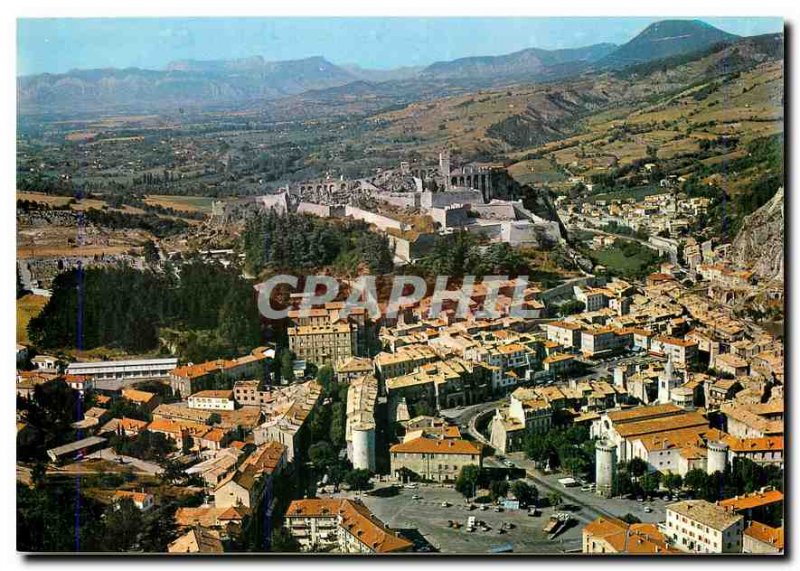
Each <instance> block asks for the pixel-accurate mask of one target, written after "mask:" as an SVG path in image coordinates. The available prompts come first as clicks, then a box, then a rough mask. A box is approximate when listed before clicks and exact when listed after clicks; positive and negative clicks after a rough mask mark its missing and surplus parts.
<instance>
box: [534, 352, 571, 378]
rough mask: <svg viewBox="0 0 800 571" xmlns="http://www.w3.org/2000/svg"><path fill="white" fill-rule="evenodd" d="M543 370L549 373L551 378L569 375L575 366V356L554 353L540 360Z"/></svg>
mask: <svg viewBox="0 0 800 571" xmlns="http://www.w3.org/2000/svg"><path fill="white" fill-rule="evenodd" d="M542 364H543V365H544V370H545V371H546V372H548V373H551V374H552V375H553V376H556V377H557V376H559V375H568V374H570V373H571V372H572V371H573V370H574V369H575V366H576V364H577V360H576V359H575V355H567V354H564V353H555V354H553V355H550V356H549V357H545V358H544V359H543V360H542Z"/></svg>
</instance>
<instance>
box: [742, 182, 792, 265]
mask: <svg viewBox="0 0 800 571" xmlns="http://www.w3.org/2000/svg"><path fill="white" fill-rule="evenodd" d="M783 206H784V204H783V187H781V188H779V189H778V191H777V192H776V193H775V196H773V197H772V198H771V199H770V200H769V202H767V203H766V204H765V205H764V206H762V207H761V208H759V209H758V210H756V211H755V212H753V213H752V214H750V215H749V216H747V217H746V218H745V219H744V222H743V224H742V228H741V230H739V234H737V236H736V239H735V240H734V241H733V244H732V246H731V249H730V254H729V256H730V261H731V262H732V263H733V264H734V265H736V266H739V267H742V268H748V269H751V270H752V271H753V272H755V274H756V275H757V276H758V277H759V279H760V280H763V281H768V280H773V279H777V280H781V281H782V280H783V232H784V218H783Z"/></svg>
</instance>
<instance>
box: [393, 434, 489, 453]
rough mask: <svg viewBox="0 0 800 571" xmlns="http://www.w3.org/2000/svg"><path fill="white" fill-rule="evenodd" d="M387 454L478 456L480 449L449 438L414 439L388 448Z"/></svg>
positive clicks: (466, 442) (470, 443)
mask: <svg viewBox="0 0 800 571" xmlns="http://www.w3.org/2000/svg"><path fill="white" fill-rule="evenodd" d="M389 452H392V453H400V454H420V453H424V454H469V455H473V454H480V453H481V449H480V448H478V447H477V446H476V445H475V444H473V443H472V442H470V441H469V440H458V439H453V438H449V439H446V440H439V439H437V438H415V439H414V440H409V441H408V442H401V443H400V444H395V445H394V446H392V447H391V448H389Z"/></svg>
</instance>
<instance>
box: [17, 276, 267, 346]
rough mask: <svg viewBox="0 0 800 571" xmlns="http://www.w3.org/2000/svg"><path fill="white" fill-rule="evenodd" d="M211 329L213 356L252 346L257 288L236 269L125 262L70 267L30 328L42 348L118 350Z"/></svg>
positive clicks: (256, 333)
mask: <svg viewBox="0 0 800 571" xmlns="http://www.w3.org/2000/svg"><path fill="white" fill-rule="evenodd" d="M160 327H169V328H175V329H179V330H190V331H200V332H203V331H205V332H206V333H207V334H208V333H209V332H210V333H211V337H212V341H216V342H217V345H218V346H215V347H214V349H215V351H219V353H216V354H215V357H216V356H224V355H225V354H230V355H233V354H236V353H238V352H241V351H242V350H247V349H250V348H252V347H255V346H257V345H258V344H259V343H260V340H261V325H260V319H259V314H258V307H257V303H256V298H255V292H254V290H253V288H252V286H251V284H250V283H248V282H247V281H246V280H244V279H242V278H241V277H240V276H239V275H238V273H237V272H236V270H234V269H227V268H223V267H222V266H218V265H215V264H205V263H202V262H197V261H196V262H190V263H188V264H186V265H184V266H182V267H181V268H180V276H178V272H176V271H175V270H174V269H173V268H171V267H168V268H167V269H166V270H165V271H164V272H163V273H156V272H154V271H151V270H144V271H139V270H136V269H133V268H130V267H128V266H124V265H121V266H119V267H108V268H89V269H86V270H78V269H75V270H70V271H68V272H64V273H61V274H59V275H58V276H57V277H56V279H55V280H54V281H53V294H52V297H51V298H50V300H49V302H48V303H47V305H46V306H45V307H44V309H43V310H42V312H41V313H40V314H39V315H38V316H37V317H35V318H34V319H32V320H31V322H30V324H29V326H28V332H29V334H30V338H31V340H32V341H33V343H34V344H35V345H36V346H37V347H41V348H44V349H52V348H81V349H92V348H95V347H101V346H105V347H119V348H122V349H124V350H127V351H133V352H142V351H150V350H153V349H155V348H156V347H157V346H158V342H159V328H160Z"/></svg>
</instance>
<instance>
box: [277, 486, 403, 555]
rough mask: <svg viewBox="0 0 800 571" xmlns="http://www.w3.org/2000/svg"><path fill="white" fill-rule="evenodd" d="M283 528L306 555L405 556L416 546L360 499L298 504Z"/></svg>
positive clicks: (295, 504) (288, 513) (301, 501)
mask: <svg viewBox="0 0 800 571" xmlns="http://www.w3.org/2000/svg"><path fill="white" fill-rule="evenodd" d="M283 525H284V528H285V529H287V530H288V531H289V533H290V534H291V535H292V537H294V538H295V539H296V540H297V542H298V543H299V544H300V547H301V549H302V550H303V551H334V552H337V553H401V552H407V551H412V549H413V546H414V544H413V543H412V542H410V541H408V540H407V539H405V538H403V537H401V536H400V535H399V534H397V533H396V532H394V531H392V530H390V529H389V528H388V527H386V525H384V523H383V522H382V521H380V520H379V519H378V518H376V517H375V516H374V515H373V514H372V512H370V511H369V509H368V508H367V507H366V506H365V505H364V504H363V503H361V501H359V500H356V499H334V498H325V499H319V498H313V499H305V500H294V501H293V502H292V503H291V504H289V507H288V509H287V510H286V515H285V517H284V524H283Z"/></svg>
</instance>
